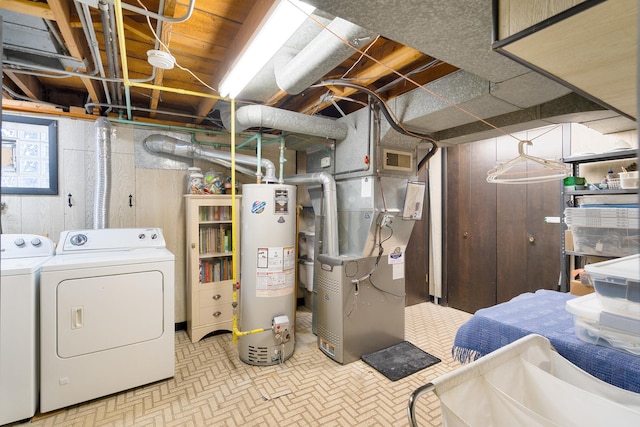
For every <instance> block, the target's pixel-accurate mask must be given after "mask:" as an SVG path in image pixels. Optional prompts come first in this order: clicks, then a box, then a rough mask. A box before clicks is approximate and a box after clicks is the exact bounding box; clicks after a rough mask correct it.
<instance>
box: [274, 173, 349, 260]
mask: <svg viewBox="0 0 640 427" xmlns="http://www.w3.org/2000/svg"><path fill="white" fill-rule="evenodd" d="M284 182H286V183H287V184H322V190H323V192H324V197H323V198H324V215H325V225H324V236H326V238H325V243H326V244H325V245H324V247H325V248H327V255H328V256H330V257H337V256H338V255H339V252H340V249H339V248H340V243H339V240H338V203H337V193H336V181H335V180H334V179H333V176H331V175H330V174H328V173H326V172H317V173H310V174H301V175H293V176H287V177H285V178H284Z"/></svg>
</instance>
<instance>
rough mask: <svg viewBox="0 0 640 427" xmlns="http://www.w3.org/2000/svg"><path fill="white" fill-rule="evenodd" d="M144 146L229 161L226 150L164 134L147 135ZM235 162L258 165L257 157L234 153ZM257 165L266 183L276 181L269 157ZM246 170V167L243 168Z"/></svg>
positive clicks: (259, 175)
mask: <svg viewBox="0 0 640 427" xmlns="http://www.w3.org/2000/svg"><path fill="white" fill-rule="evenodd" d="M144 146H145V148H147V150H149V151H151V152H153V153H165V154H171V155H173V156H178V157H186V158H191V159H203V160H207V161H210V162H214V163H217V162H218V161H223V162H231V153H230V152H228V151H220V150H214V149H212V148H207V147H201V146H198V145H194V144H192V143H190V142H186V141H181V140H179V139H177V138H173V137H170V136H166V135H159V134H156V135H149V136H148V137H147V138H145V140H144ZM235 161H236V163H240V164H244V165H250V166H258V159H257V158H255V157H251V156H247V155H244V154H237V153H236V155H235ZM259 166H260V167H261V168H264V169H265V173H264V176H263V177H262V181H264V182H268V183H274V182H277V181H278V180H277V178H276V175H275V171H276V168H275V166H274V164H273V162H272V161H271V160H269V159H261V160H260V164H259ZM244 171H246V169H245V170H244ZM254 175H255V176H257V177H258V178H260V177H261V172H260V169H258V171H256V172H255V173H254Z"/></svg>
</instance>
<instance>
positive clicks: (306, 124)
mask: <svg viewBox="0 0 640 427" xmlns="http://www.w3.org/2000/svg"><path fill="white" fill-rule="evenodd" d="M219 110H220V118H221V119H222V123H223V124H224V127H225V128H227V129H231V111H230V108H229V106H220V107H219ZM249 128H266V129H279V130H283V131H287V132H294V133H301V134H304V135H310V136H319V137H322V138H327V139H335V140H338V141H341V140H343V139H345V138H346V137H347V135H348V133H349V126H348V125H347V124H346V123H343V122H337V121H335V120H333V119H328V118H324V117H318V116H308V115H306V114H302V113H296V112H294V111H288V110H282V109H280V108H274V107H267V106H265V105H247V106H244V107H240V108H238V110H237V111H236V132H242V131H243V130H246V129H249Z"/></svg>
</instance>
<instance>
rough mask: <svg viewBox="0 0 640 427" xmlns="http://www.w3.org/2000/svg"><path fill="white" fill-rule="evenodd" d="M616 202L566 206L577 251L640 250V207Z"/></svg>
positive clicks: (603, 253) (626, 252) (624, 252)
mask: <svg viewBox="0 0 640 427" xmlns="http://www.w3.org/2000/svg"><path fill="white" fill-rule="evenodd" d="M614 206H615V205H612V206H611V207H593V208H585V207H581V208H566V209H565V211H564V215H565V222H566V224H567V225H568V226H569V229H570V230H571V233H572V236H573V247H574V250H575V251H577V252H581V253H584V254H588V255H600V256H610V257H624V256H627V255H632V254H636V253H638V252H640V239H639V237H640V232H639V230H638V229H639V228H640V218H639V217H638V208H637V207H632V208H622V207H614ZM636 206H637V205H636Z"/></svg>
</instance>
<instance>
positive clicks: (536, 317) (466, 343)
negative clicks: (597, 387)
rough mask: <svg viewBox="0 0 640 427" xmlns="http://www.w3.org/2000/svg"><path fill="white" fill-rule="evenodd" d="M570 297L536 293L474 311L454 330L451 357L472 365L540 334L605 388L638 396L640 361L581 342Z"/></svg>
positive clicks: (611, 349)
mask: <svg viewBox="0 0 640 427" xmlns="http://www.w3.org/2000/svg"><path fill="white" fill-rule="evenodd" d="M570 298H575V296H574V295H571V294H566V293H562V292H555V291H548V290H539V291H537V292H536V293H525V294H522V295H519V296H517V297H515V298H513V299H512V300H511V301H508V302H505V303H502V304H498V305H496V306H493V307H489V308H484V309H481V310H478V311H477V312H476V313H475V314H474V315H473V317H472V318H471V319H469V321H467V322H466V323H465V324H464V325H462V326H461V327H460V329H458V332H457V334H456V338H455V342H454V347H453V349H452V354H453V357H454V359H457V360H459V361H460V362H462V363H467V362H471V361H473V360H475V359H477V358H479V357H482V356H484V355H486V354H488V353H491V352H492V351H494V350H497V349H498V348H500V347H503V346H505V345H507V344H509V343H511V342H513V341H515V340H517V339H518V338H522V337H523V336H525V335H529V334H540V335H542V336H545V337H547V338H548V339H549V341H551V344H552V345H553V347H554V348H555V349H556V351H557V352H558V353H559V354H560V355H561V356H562V357H564V358H565V359H567V360H568V361H570V362H571V363H573V364H574V365H576V366H578V367H579V368H581V369H582V370H584V371H586V372H588V373H590V374H591V375H593V376H594V377H596V378H599V379H601V380H603V381H605V382H608V383H609V384H613V385H615V386H617V387H620V388H623V389H625V390H630V391H633V392H636V393H640V356H636V355H633V354H631V353H628V352H625V351H623V350H618V349H614V348H609V347H604V346H600V345H594V344H589V343H587V342H584V341H581V340H580V339H578V337H577V336H576V334H575V332H574V329H573V315H572V314H571V313H569V312H568V311H566V309H565V304H566V302H567V300H569V299H570Z"/></svg>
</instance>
